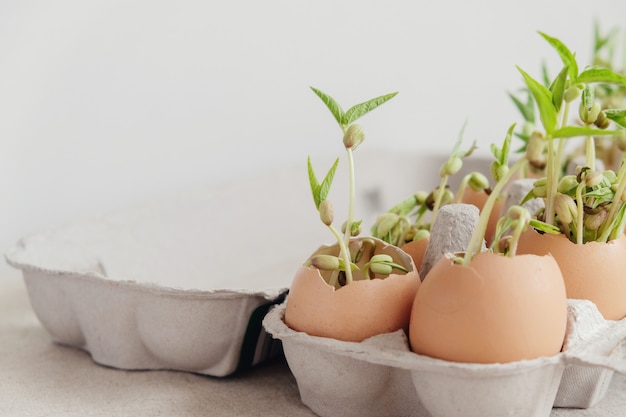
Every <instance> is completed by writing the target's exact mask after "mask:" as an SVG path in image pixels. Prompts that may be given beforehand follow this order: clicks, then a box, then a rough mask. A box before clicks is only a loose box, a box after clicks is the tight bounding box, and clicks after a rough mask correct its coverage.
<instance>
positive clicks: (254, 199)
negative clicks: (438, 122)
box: [5, 148, 447, 376]
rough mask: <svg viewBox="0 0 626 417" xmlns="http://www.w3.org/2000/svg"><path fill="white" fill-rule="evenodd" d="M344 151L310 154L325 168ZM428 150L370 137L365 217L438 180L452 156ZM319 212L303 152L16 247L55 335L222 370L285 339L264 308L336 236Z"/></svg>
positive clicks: (118, 352)
mask: <svg viewBox="0 0 626 417" xmlns="http://www.w3.org/2000/svg"><path fill="white" fill-rule="evenodd" d="M335 158H336V155H332V156H319V157H315V156H314V157H312V158H311V160H312V163H313V165H314V166H315V167H316V170H317V171H319V172H322V171H323V170H324V172H325V170H327V169H328V168H330V166H331V165H332V163H333V162H334V160H335ZM417 158H419V159H422V158H421V156H420V155H416V154H411V153H410V152H403V153H399V152H397V151H381V150H372V151H367V150H366V149H365V148H364V149H363V150H361V149H359V152H358V155H356V156H355V165H356V168H355V171H356V176H357V180H358V187H357V188H358V189H357V195H356V200H357V201H356V204H357V215H360V216H361V218H362V219H364V223H365V224H368V223H369V224H371V223H372V220H373V218H374V217H375V216H376V215H378V214H380V213H381V212H382V211H384V210H386V209H387V207H389V206H391V205H393V204H395V203H396V202H397V201H400V200H402V199H404V198H406V197H407V196H408V195H410V194H411V193H413V192H414V191H415V190H417V189H422V188H424V189H429V188H431V187H433V186H434V185H436V184H437V183H438V175H437V173H438V172H439V165H440V164H441V163H442V162H443V161H444V160H445V159H446V158H447V156H445V155H441V156H432V155H431V157H430V158H424V162H423V163H421V164H415V160H416V159H417ZM345 164H346V163H345V161H343V160H341V161H340V163H339V168H338V171H337V175H336V176H335V181H334V184H333V187H332V189H331V191H330V194H329V198H332V199H333V203H334V205H335V212H336V213H342V212H343V213H345V212H347V197H346V196H347V195H348V181H347V175H341V174H340V172H341V170H343V171H344V172H347V167H346V166H345ZM389 167H393V173H392V174H393V178H397V180H393V181H390V178H392V176H391V175H390V171H389ZM423 172H428V173H431V174H430V175H431V177H429V178H425V177H424V175H423ZM381 173H384V174H385V175H381ZM420 173H422V174H420ZM420 175H421V176H420ZM317 219H318V213H317V211H316V210H315V206H314V204H313V200H312V198H311V194H310V185H309V182H308V174H307V169H306V159H304V160H303V161H302V163H299V164H296V165H293V166H287V165H285V166H282V167H280V168H277V169H275V170H273V171H269V172H265V173H261V174H255V175H254V176H252V175H250V176H242V177H241V178H238V179H236V180H233V181H230V182H227V183H222V184H217V185H211V186H207V187H203V188H198V189H192V190H188V191H184V192H180V193H177V194H175V195H168V196H163V197H162V198H160V199H157V200H154V201H149V202H146V203H144V204H139V205H136V206H133V207H128V208H122V209H120V210H118V211H115V212H112V213H108V214H105V215H103V216H99V217H93V218H87V219H78V220H76V221H73V222H71V223H68V224H65V225H60V226H58V227H54V228H50V229H49V230H44V231H41V232H40V233H37V234H34V235H32V236H28V237H25V238H24V239H22V240H20V241H19V242H17V243H16V245H15V246H14V247H13V248H11V249H9V251H8V252H7V253H5V258H6V260H7V262H8V263H9V264H10V265H11V266H13V267H15V268H17V269H19V270H21V271H22V275H23V277H24V280H25V283H26V287H27V290H28V292H29V297H30V300H31V304H32V307H33V310H34V311H35V313H36V315H37V316H38V318H39V320H40V322H41V323H42V325H43V326H44V327H45V328H46V329H47V330H48V331H49V333H50V334H51V335H52V337H53V339H54V340H55V341H57V342H59V343H61V344H66V345H70V346H74V347H78V348H81V349H84V350H86V351H88V352H90V353H91V355H92V358H93V360H94V361H96V362H97V363H100V364H104V365H108V366H111V367H115V368H122V369H175V370H184V371H191V372H197V373H202V374H208V375H213V376H225V375H228V374H231V373H233V372H235V371H236V370H238V369H242V368H245V367H247V366H250V365H253V364H256V363H258V362H260V361H262V360H264V359H265V358H267V357H269V356H271V355H273V354H276V353H277V352H278V353H279V352H280V344H279V343H278V344H277V343H274V342H273V340H274V339H272V338H271V337H267V334H266V333H265V332H264V331H263V328H262V325H261V320H262V318H263V316H264V313H265V311H266V310H267V309H268V308H269V306H270V305H271V304H273V303H277V302H280V301H281V300H282V298H283V297H284V294H285V293H286V291H287V288H288V287H289V285H290V284H291V280H292V278H293V271H295V270H296V269H297V267H298V266H299V265H300V264H301V263H302V262H303V261H304V259H305V258H306V256H307V255H308V254H309V253H311V252H312V250H313V249H315V248H317V247H318V246H319V244H320V243H321V242H322V243H323V242H328V241H332V239H333V238H332V235H330V234H329V232H328V230H326V228H325V227H324V226H323V225H322V224H321V223H320V222H318V221H317Z"/></svg>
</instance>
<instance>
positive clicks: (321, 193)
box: [307, 157, 339, 210]
mask: <svg viewBox="0 0 626 417" xmlns="http://www.w3.org/2000/svg"><path fill="white" fill-rule="evenodd" d="M338 165H339V158H337V159H336V160H335V163H334V164H333V166H331V167H330V169H329V170H328V172H327V173H326V176H325V177H324V179H323V180H322V182H321V183H319V182H318V181H317V176H316V175H315V171H314V170H313V164H312V163H311V158H310V157H309V158H308V160H307V168H308V172H309V184H310V186H311V193H312V194H313V201H314V202H315V208H317V209H318V210H319V207H320V203H321V202H322V201H324V200H326V197H328V192H329V191H330V186H331V184H332V182H333V178H334V177H335V171H337V166H338Z"/></svg>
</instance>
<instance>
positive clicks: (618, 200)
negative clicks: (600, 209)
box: [599, 156, 626, 242]
mask: <svg viewBox="0 0 626 417" xmlns="http://www.w3.org/2000/svg"><path fill="white" fill-rule="evenodd" d="M624 164H626V156H625V157H624V158H623V160H622V165H624ZM625 190H626V170H625V169H623V168H622V169H620V170H619V175H618V178H617V188H616V190H615V194H614V195H613V200H611V209H610V210H609V215H608V217H607V219H606V221H605V222H604V224H603V225H602V229H601V233H600V239H599V240H600V241H601V242H606V241H607V240H608V238H609V235H610V233H611V227H610V226H611V224H613V221H614V219H615V216H617V213H618V212H619V209H620V206H621V205H622V196H623V195H624V191H625Z"/></svg>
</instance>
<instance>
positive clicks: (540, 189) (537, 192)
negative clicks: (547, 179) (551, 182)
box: [533, 185, 548, 198]
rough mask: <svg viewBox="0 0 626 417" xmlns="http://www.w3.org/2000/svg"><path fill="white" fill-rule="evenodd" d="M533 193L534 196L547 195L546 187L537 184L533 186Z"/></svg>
mask: <svg viewBox="0 0 626 417" xmlns="http://www.w3.org/2000/svg"><path fill="white" fill-rule="evenodd" d="M533 195H534V196H535V198H546V197H547V196H548V187H546V186H545V185H538V186H536V187H534V188H533Z"/></svg>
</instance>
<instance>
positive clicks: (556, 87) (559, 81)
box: [550, 66, 569, 113]
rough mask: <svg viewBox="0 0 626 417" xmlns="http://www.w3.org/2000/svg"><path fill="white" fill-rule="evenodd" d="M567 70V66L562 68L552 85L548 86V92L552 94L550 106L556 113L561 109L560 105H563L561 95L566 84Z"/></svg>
mask: <svg viewBox="0 0 626 417" xmlns="http://www.w3.org/2000/svg"><path fill="white" fill-rule="evenodd" d="M568 70H569V68H568V67H567V66H565V67H563V69H562V70H561V72H559V75H557V77H556V78H555V79H554V81H553V82H552V85H550V92H551V93H552V104H553V105H554V108H555V109H556V111H557V113H558V112H559V110H560V109H561V104H563V94H564V93H565V84H566V82H567V72H568Z"/></svg>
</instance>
